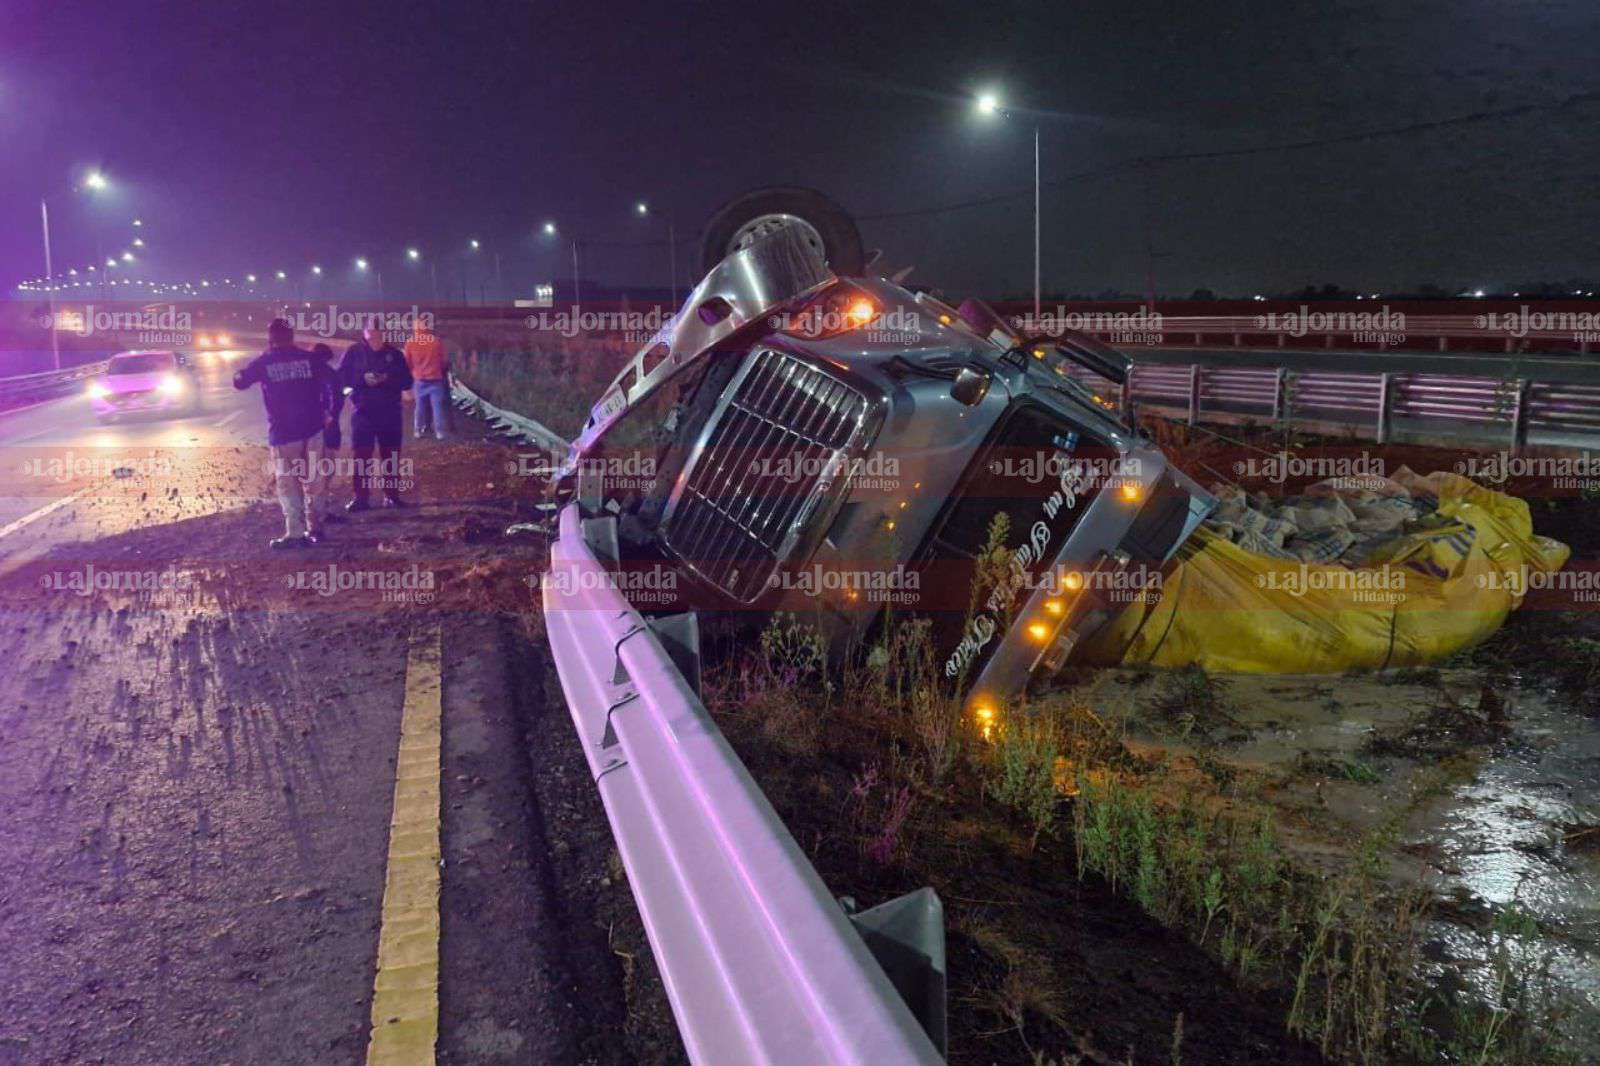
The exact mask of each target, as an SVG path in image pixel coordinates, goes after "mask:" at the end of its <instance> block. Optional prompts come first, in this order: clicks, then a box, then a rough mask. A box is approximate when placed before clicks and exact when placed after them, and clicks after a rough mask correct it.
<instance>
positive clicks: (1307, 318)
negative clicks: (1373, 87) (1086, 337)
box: [1007, 300, 1600, 355]
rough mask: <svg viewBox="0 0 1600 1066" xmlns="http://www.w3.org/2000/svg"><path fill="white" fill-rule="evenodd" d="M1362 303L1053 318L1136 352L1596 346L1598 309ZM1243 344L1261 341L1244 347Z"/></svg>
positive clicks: (1074, 312)
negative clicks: (1469, 309)
mask: <svg viewBox="0 0 1600 1066" xmlns="http://www.w3.org/2000/svg"><path fill="white" fill-rule="evenodd" d="M1361 308H1362V305H1361V304H1356V305H1354V309H1352V308H1350V307H1336V308H1323V307H1321V306H1319V305H1318V304H1315V303H1311V304H1305V305H1303V309H1301V310H1296V311H1284V310H1283V309H1282V306H1281V304H1274V305H1272V306H1271V307H1270V308H1269V309H1267V310H1265V311H1264V312H1263V313H1261V314H1251V315H1169V314H1165V313H1161V314H1145V315H1142V316H1141V315H1140V314H1139V313H1138V312H1126V311H1117V310H1109V309H1105V308H1103V307H1097V306H1095V305H1094V304H1083V305H1079V304H1072V305H1070V308H1069V310H1067V312H1066V313H1065V314H1063V315H1060V316H1058V317H1060V318H1061V319H1063V320H1064V324H1068V325H1072V326H1073V327H1074V328H1078V329H1082V330H1083V331H1084V332H1086V333H1089V334H1092V335H1094V336H1096V337H1099V338H1100V339H1101V340H1103V341H1105V342H1107V343H1108V344H1113V345H1116V346H1118V347H1123V348H1130V349H1138V348H1143V347H1157V348H1160V347H1193V348H1203V347H1206V346H1207V345H1215V344H1218V343H1219V342H1221V343H1227V344H1230V345H1231V346H1232V347H1234V348H1244V347H1260V348H1279V349H1294V348H1299V349H1302V350H1310V349H1324V350H1327V349H1338V348H1343V347H1354V346H1356V345H1365V346H1367V350H1369V351H1370V350H1377V351H1395V350H1410V351H1420V350H1433V351H1439V352H1448V351H1450V350H1451V349H1452V345H1453V344H1454V346H1455V347H1456V348H1457V349H1459V348H1460V347H1461V343H1462V342H1465V343H1466V344H1469V345H1482V344H1494V345H1495V346H1497V347H1499V348H1500V349H1501V350H1503V351H1505V352H1507V353H1512V352H1518V351H1570V352H1576V353H1580V354H1585V355H1586V354H1588V353H1590V352H1592V351H1594V350H1595V349H1596V348H1597V347H1600V328H1597V322H1600V305H1596V306H1594V307H1592V308H1590V309H1588V310H1584V311H1574V310H1566V309H1557V310H1550V309H1546V308H1545V307H1543V306H1540V305H1537V304H1534V305H1524V308H1525V310H1521V311H1506V310H1504V309H1503V308H1500V309H1498V310H1493V311H1485V312H1480V313H1473V314H1454V315H1440V314H1432V315H1419V314H1415V313H1412V312H1409V311H1406V310H1404V308H1403V305H1402V306H1401V307H1400V308H1398V309H1393V310H1391V309H1390V308H1389V306H1388V305H1386V304H1383V303H1381V301H1376V300H1374V301H1372V302H1371V304H1370V309H1369V310H1362V309H1361ZM1007 317H1008V318H1009V319H1011V320H1012V321H1013V322H1017V323H1019V324H1021V325H1022V326H1023V327H1024V329H1025V331H1027V327H1028V326H1029V325H1030V319H1031V318H1032V316H1031V314H1030V313H1025V312H1022V311H1020V310H1019V309H1015V308H1013V307H1008V308H1007ZM1040 324H1041V331H1042V332H1048V331H1049V329H1050V328H1051V327H1052V326H1053V325H1055V324H1056V323H1055V322H1054V320H1053V319H1052V316H1051V314H1050V313H1046V314H1043V315H1041V316H1040ZM1249 341H1256V342H1260V343H1256V344H1249V343H1247V342H1249Z"/></svg>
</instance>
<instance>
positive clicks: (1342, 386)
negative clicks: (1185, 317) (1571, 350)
mask: <svg viewBox="0 0 1600 1066" xmlns="http://www.w3.org/2000/svg"><path fill="white" fill-rule="evenodd" d="M1130 354H1131V355H1132V357H1133V360H1134V367H1133V372H1132V374H1131V376H1130V378H1129V382H1128V385H1127V386H1126V387H1123V388H1118V387H1117V386H1115V385H1113V384H1111V383H1110V382H1107V381H1106V380H1104V379H1103V378H1100V377H1098V376H1096V375H1094V374H1092V373H1090V372H1089V371H1087V370H1075V371H1074V375H1075V376H1077V377H1078V378H1079V379H1080V380H1082V381H1083V382H1084V383H1085V384H1087V385H1090V386H1091V387H1092V388H1093V389H1094V390H1095V391H1096V392H1098V393H1101V394H1106V393H1110V394H1111V395H1113V396H1116V397H1118V398H1119V399H1120V401H1121V403H1122V404H1123V407H1124V409H1125V410H1127V409H1130V408H1138V409H1143V410H1147V411H1155V412H1157V413H1160V414H1163V415H1166V416H1169V417H1175V418H1178V419H1181V420H1183V421H1186V422H1188V423H1189V424H1191V425H1198V424H1201V423H1215V422H1221V423H1240V422H1255V423H1258V424H1263V425H1286V426H1293V427H1299V428H1304V429H1307V430H1310V431H1334V432H1341V433H1349V434H1353V435H1355V436H1359V437H1366V438H1368V439H1371V440H1374V441H1377V442H1379V443H1384V442H1387V441H1391V440H1407V439H1411V440H1419V441H1437V442H1449V443H1454V444H1469V445H1475V446H1486V447H1490V448H1505V449H1510V450H1512V451H1520V450H1522V449H1524V448H1529V447H1557V448H1600V363H1596V362H1593V361H1591V360H1586V359H1560V358H1548V357H1547V358H1502V357H1478V356H1452V355H1444V356H1439V355H1418V354H1412V353H1402V352H1389V353H1383V354H1379V353H1372V352H1365V353H1351V354H1350V355H1349V357H1348V358H1344V359H1341V360H1340V364H1339V365H1340V366H1341V367H1348V369H1337V370H1333V369H1325V368H1326V367H1327V365H1328V361H1327V360H1326V359H1324V358H1321V357H1319V356H1318V355H1317V354H1316V353H1303V352H1302V353H1294V352H1277V351H1271V350H1265V351H1259V352H1257V351H1248V350H1243V351H1242V350H1236V349H1188V350H1181V351H1177V350H1173V351H1155V350H1150V351H1140V350H1134V351H1132V352H1131V353H1130Z"/></svg>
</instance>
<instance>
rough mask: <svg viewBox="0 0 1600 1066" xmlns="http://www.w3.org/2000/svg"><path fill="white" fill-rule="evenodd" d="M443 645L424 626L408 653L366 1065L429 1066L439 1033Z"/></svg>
mask: <svg viewBox="0 0 1600 1066" xmlns="http://www.w3.org/2000/svg"><path fill="white" fill-rule="evenodd" d="M442 642H443V637H442V631H441V629H440V626H439V624H438V623H437V622H433V623H428V624H425V625H424V627H423V629H422V631H421V632H419V633H416V634H413V636H412V640H411V647H410V651H409V653H408V654H407V657H406V697H405V699H406V702H405V710H404V711H403V713H402V714H401V718H400V754H399V758H398V759H396V767H395V770H396V776H395V782H394V815H393V818H392V819H391V821H390V825H389V867H388V874H387V875H386V877H385V879H384V885H383V924H382V927H381V929H380V931H379V933H378V974H377V979H376V980H375V981H374V982H373V992H372V1033H371V1037H370V1039H369V1040H368V1042H367V1063H368V1066H387V1064H390V1063H393V1064H403V1066H428V1064H431V1063H432V1062H433V1061H434V1045H435V1043H436V1042H437V1041H438V1038H439V860H440V854H441V853H440V850H439V817H440V815H439V774H440V766H439V741H440V717H441V712H442V695H443V694H442V686H441V683H440V671H441V667H442V660H443V655H442V647H441V646H442Z"/></svg>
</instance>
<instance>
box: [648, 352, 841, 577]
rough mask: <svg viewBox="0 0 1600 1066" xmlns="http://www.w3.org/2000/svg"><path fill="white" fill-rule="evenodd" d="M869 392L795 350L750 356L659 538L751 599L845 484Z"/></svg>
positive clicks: (696, 568)
mask: <svg viewBox="0 0 1600 1066" xmlns="http://www.w3.org/2000/svg"><path fill="white" fill-rule="evenodd" d="M867 410H868V400H867V397H866V396H865V395H864V394H862V393H861V392H859V391H857V390H856V389H854V388H852V387H851V386H849V385H846V384H845V383H844V382H842V381H840V380H839V379H838V378H835V377H833V376H832V375H830V374H827V373H824V372H823V371H821V370H819V369H817V368H816V367H814V366H812V365H810V364H809V363H806V362H802V361H801V360H799V359H797V358H795V357H794V356H792V355H788V354H785V353H783V352H776V351H758V352H756V353H755V354H753V355H752V356H751V357H750V361H749V362H748V363H746V364H745V366H744V368H743V370H742V371H741V373H740V375H739V377H738V378H736V379H735V381H734V382H733V383H732V384H731V385H730V386H729V392H728V395H727V396H726V397H725V398H724V399H723V401H722V406H721V407H720V408H719V410H718V411H717V413H716V415H715V416H714V417H713V418H712V420H711V424H710V426H709V427H708V431H707V433H706V434H705V435H704V437H703V438H702V440H701V442H700V445H699V447H698V449H697V450H696V454H695V455H694V456H693V457H692V458H691V459H690V461H689V465H688V466H687V467H686V468H685V470H684V472H683V475H682V476H681V477H680V479H679V482H678V485H677V487H676V488H675V490H674V492H673V497H672V500H671V502H670V503H669V505H668V508H667V513H666V515H665V516H664V517H663V520H662V537H663V540H664V541H665V543H666V545H667V547H668V548H670V549H671V550H672V552H673V554H675V555H677V556H678V558H680V559H681V560H683V562H684V564H685V565H687V566H688V567H690V569H692V570H694V571H695V572H696V573H697V574H699V575H700V576H701V577H702V578H704V579H705V580H707V581H709V582H711V583H712V584H713V585H715V586H717V587H718V588H719V589H721V590H722V591H724V592H726V593H727V594H728V595H730V596H732V597H733V598H734V599H736V600H739V601H740V602H742V603H749V602H752V601H753V600H755V599H757V598H758V597H759V596H760V595H761V594H762V592H763V591H765V590H766V587H767V583H768V580H769V579H770V578H771V577H772V575H773V573H774V572H775V571H776V570H777V568H778V567H779V566H780V565H781V564H782V563H783V562H784V561H785V560H786V559H787V558H788V556H789V554H790V552H792V551H793V550H794V547H795V545H796V543H797V542H798V541H799V540H800V539H801V535H802V533H803V532H804V530H805V527H806V524H807V520H808V519H810V518H811V517H812V516H813V515H814V514H816V513H817V509H818V506H819V505H820V504H821V503H823V501H824V500H826V499H828V498H829V497H830V496H831V491H830V490H832V489H834V488H835V487H837V488H838V489H839V490H841V491H842V489H843V487H844V483H845V480H846V479H844V478H842V477H841V476H840V475H841V474H843V473H844V471H843V470H842V467H843V465H844V464H845V463H846V462H847V461H848V459H849V458H850V457H851V456H852V454H853V453H854V452H855V451H856V450H857V449H859V448H860V447H861V446H862V444H863V441H862V439H861V438H862V437H863V436H864V435H865V433H866V425H867V419H866V415H867Z"/></svg>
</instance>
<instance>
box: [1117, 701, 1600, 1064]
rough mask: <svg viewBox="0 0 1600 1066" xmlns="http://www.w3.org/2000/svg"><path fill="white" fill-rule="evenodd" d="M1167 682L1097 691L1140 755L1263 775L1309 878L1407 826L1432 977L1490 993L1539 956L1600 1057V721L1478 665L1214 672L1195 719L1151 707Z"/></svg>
mask: <svg viewBox="0 0 1600 1066" xmlns="http://www.w3.org/2000/svg"><path fill="white" fill-rule="evenodd" d="M1163 683H1164V682H1163V679H1162V678H1161V677H1160V676H1157V677H1155V678H1152V679H1147V680H1143V681H1140V680H1138V678H1137V677H1136V676H1133V675H1128V674H1125V673H1119V674H1114V675H1112V677H1110V678H1108V683H1107V684H1105V686H1104V688H1103V689H1102V696H1103V697H1105V699H1106V710H1107V711H1108V712H1109V713H1111V714H1113V715H1115V716H1117V717H1119V718H1120V719H1121V720H1122V722H1123V723H1124V725H1125V726H1126V728H1127V730H1128V738H1127V742H1128V746H1129V747H1130V748H1131V749H1133V750H1135V751H1139V750H1141V749H1143V750H1146V751H1161V750H1166V751H1171V752H1174V753H1193V752H1195V751H1197V750H1199V749H1201V748H1205V749H1208V750H1209V752H1210V755H1211V757H1213V758H1214V759H1216V760H1217V761H1218V762H1220V763H1222V764H1224V765H1226V766H1228V767H1230V768H1232V769H1234V770H1238V771H1243V772H1246V773H1250V774H1252V775H1255V776H1256V777H1257V778H1258V780H1259V781H1260V783H1261V798H1262V799H1263V800H1264V801H1266V802H1268V803H1270V804H1271V805H1272V806H1273V807H1274V808H1275V809H1276V810H1277V811H1278V812H1279V819H1278V821H1279V824H1280V826H1281V827H1282V834H1283V837H1284V839H1285V841H1286V843H1287V844H1288V846H1289V847H1290V848H1291V849H1293V850H1295V851H1296V852H1297V853H1299V854H1300V855H1301V857H1302V859H1303V860H1304V861H1306V862H1307V863H1308V864H1309V865H1311V866H1313V867H1316V866H1318V865H1319V864H1321V863H1323V862H1329V861H1337V860H1339V859H1341V858H1342V857H1343V856H1344V855H1345V854H1347V849H1348V847H1349V845H1350V843H1351V842H1352V841H1354V840H1356V839H1358V838H1359V837H1360V836H1361V835H1362V834H1363V833H1364V832H1365V831H1367V830H1369V829H1373V828H1375V827H1378V826H1380V825H1385V824H1393V823H1394V820H1395V819H1397V818H1398V819H1400V821H1399V825H1400V830H1399V834H1398V839H1397V842H1396V847H1395V848H1394V849H1393V850H1392V851H1391V852H1390V853H1389V854H1388V855H1387V856H1386V857H1387V859H1388V861H1389V869H1390V874H1391V877H1392V878H1393V879H1394V880H1395V881H1396V882H1397V883H1405V882H1411V883H1417V884H1421V885H1425V886H1426V887H1427V888H1428V889H1429V890H1431V891H1432V892H1433V893H1434V894H1435V895H1436V896H1438V897H1439V898H1440V900H1441V903H1440V906H1439V907H1438V908H1437V910H1436V913H1437V914H1438V917H1437V918H1436V920H1434V921H1433V922H1432V923H1431V925H1430V928H1429V934H1428V941H1427V942H1426V943H1425V944H1424V950H1423V956H1424V958H1425V959H1426V960H1427V963H1426V965H1427V966H1428V967H1429V972H1430V973H1431V974H1432V975H1433V976H1434V977H1435V978H1436V979H1437V980H1439V981H1441V982H1442V983H1443V982H1461V983H1462V984H1464V985H1465V986H1467V987H1471V988H1475V989H1477V990H1478V991H1479V992H1480V994H1484V995H1486V996H1487V995H1489V994H1491V993H1492V992H1493V987H1494V985H1495V983H1496V980H1497V979H1496V977H1495V971H1494V968H1493V967H1492V966H1491V965H1489V962H1490V959H1491V957H1492V956H1493V954H1494V953H1495V952H1497V951H1498V952H1502V953H1505V954H1506V955H1507V956H1509V957H1516V956H1519V955H1520V957H1522V958H1523V959H1524V960H1531V961H1534V962H1536V963H1538V964H1539V967H1540V968H1547V969H1548V973H1549V974H1550V979H1551V982H1552V987H1554V988H1556V989H1558V990H1560V992H1561V993H1562V996H1563V998H1569V999H1571V1000H1572V1001H1573V1006H1574V1007H1575V1008H1576V1009H1575V1010H1574V1011H1573V1012H1572V1014H1571V1016H1570V1018H1569V1019H1568V1020H1569V1022H1570V1023H1571V1025H1572V1033H1571V1035H1572V1036H1573V1037H1574V1039H1576V1040H1577V1041H1579V1044H1578V1046H1581V1047H1588V1048H1595V1047H1600V846H1597V843H1600V842H1597V841H1596V840H1595V839H1594V837H1595V836H1597V835H1600V833H1589V832H1586V831H1585V827H1592V826H1596V825H1600V720H1596V719H1593V718H1588V717H1585V716H1583V715H1581V714H1577V713H1574V712H1573V711H1571V710H1569V709H1567V708H1566V707H1564V706H1563V705H1561V704H1560V703H1558V702H1557V701H1555V700H1554V699H1552V698H1549V697H1547V696H1546V695H1545V694H1544V693H1542V692H1540V691H1538V690H1536V689H1535V688H1534V687H1533V686H1532V685H1531V684H1528V683H1525V682H1523V681H1521V680H1520V679H1512V680H1511V681H1509V682H1507V683H1505V684H1504V685H1502V686H1499V687H1496V688H1492V689H1491V688H1489V687H1487V686H1486V685H1485V683H1484V675H1483V673H1482V671H1479V670H1475V669H1462V670H1446V671H1441V672H1438V673H1437V674H1435V675H1428V676H1424V677H1420V678H1419V679H1418V680H1417V681H1416V682H1415V683H1410V680H1409V679H1407V683H1395V679H1394V678H1389V679H1378V678H1373V677H1268V676H1235V677H1218V678H1215V679H1213V682H1212V684H1213V686H1214V688H1213V690H1214V691H1215V692H1216V693H1217V694H1218V696H1219V698H1218V699H1217V700H1216V701H1215V704H1214V705H1213V706H1211V707H1209V708H1206V707H1202V708H1201V709H1200V711H1198V712H1196V713H1188V712H1187V711H1186V710H1185V709H1184V708H1182V707H1179V708H1173V707H1172V706H1170V705H1169V706H1168V707H1166V708H1165V709H1164V710H1161V709H1156V708H1157V706H1158V705H1159V704H1160V703H1161V700H1160V698H1159V693H1160V692H1161V689H1160V688H1159V687H1158V686H1160V685H1162V684H1163ZM1497 915H1498V916H1499V917H1498V919H1497V917H1496V916H1497ZM1496 922H1498V924H1497V925H1496V924H1495V923H1496Z"/></svg>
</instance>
